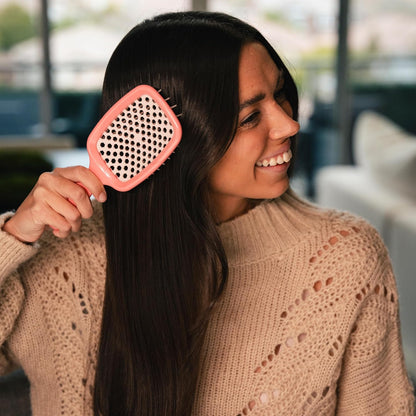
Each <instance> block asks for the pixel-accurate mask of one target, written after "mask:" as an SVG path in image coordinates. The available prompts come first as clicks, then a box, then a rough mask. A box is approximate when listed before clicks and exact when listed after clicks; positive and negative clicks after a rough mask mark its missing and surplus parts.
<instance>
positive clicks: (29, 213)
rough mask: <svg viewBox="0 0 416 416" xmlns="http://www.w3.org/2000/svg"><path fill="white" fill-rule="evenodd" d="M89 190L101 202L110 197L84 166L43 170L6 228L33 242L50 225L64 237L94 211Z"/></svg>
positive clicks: (56, 233) (78, 226)
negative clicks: (50, 170)
mask: <svg viewBox="0 0 416 416" xmlns="http://www.w3.org/2000/svg"><path fill="white" fill-rule="evenodd" d="M80 184H82V186H81V185H80ZM86 189H87V190H88V191H89V192H90V193H91V194H92V195H94V197H95V198H96V199H97V200H98V201H100V202H104V201H105V200H106V198H107V197H106V193H105V189H104V186H103V184H102V183H101V182H100V180H99V179H98V178H97V177H96V176H95V175H94V174H93V173H92V172H91V171H90V170H89V169H87V168H85V167H83V166H73V167H68V168H57V169H55V170H53V171H52V172H46V173H42V175H40V177H39V179H38V181H37V183H36V185H35V186H34V187H33V189H32V191H31V192H30V194H29V195H28V196H27V197H26V199H25V200H24V201H23V202H22V204H21V205H20V207H19V208H18V209H17V211H16V213H15V215H14V216H13V217H12V218H10V220H9V221H7V222H6V223H5V224H4V226H3V230H4V231H6V232H8V233H9V234H12V235H14V236H15V237H16V238H17V239H19V240H20V241H23V242H27V243H32V242H35V241H36V240H38V239H39V237H40V236H41V235H42V234H43V232H44V230H45V228H46V226H48V225H49V226H50V227H51V228H52V229H53V233H54V234H55V236H57V237H60V238H65V237H67V236H68V235H69V234H70V233H71V232H76V231H78V230H79V229H80V227H81V219H82V218H89V217H91V215H92V213H93V209H92V205H91V201H90V199H89V195H88V193H87V191H86Z"/></svg>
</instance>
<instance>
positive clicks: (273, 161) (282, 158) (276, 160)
mask: <svg viewBox="0 0 416 416" xmlns="http://www.w3.org/2000/svg"><path fill="white" fill-rule="evenodd" d="M290 159H292V151H291V150H290V149H289V150H288V151H287V152H284V153H282V154H281V155H279V156H276V157H272V158H270V159H263V160H259V161H257V162H256V166H259V167H260V166H263V167H267V166H276V165H283V163H287V162H289V160H290Z"/></svg>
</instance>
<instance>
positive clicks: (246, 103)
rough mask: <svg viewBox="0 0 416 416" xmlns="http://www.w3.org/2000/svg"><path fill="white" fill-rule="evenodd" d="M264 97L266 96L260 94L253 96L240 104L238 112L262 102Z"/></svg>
mask: <svg viewBox="0 0 416 416" xmlns="http://www.w3.org/2000/svg"><path fill="white" fill-rule="evenodd" d="M265 97H266V94H264V93H260V94H257V95H255V96H254V97H251V98H249V99H248V100H246V101H244V102H242V103H241V104H240V110H239V111H241V110H243V109H244V108H246V107H249V106H250V105H253V104H256V103H258V102H259V101H261V100H263V99H264V98H265Z"/></svg>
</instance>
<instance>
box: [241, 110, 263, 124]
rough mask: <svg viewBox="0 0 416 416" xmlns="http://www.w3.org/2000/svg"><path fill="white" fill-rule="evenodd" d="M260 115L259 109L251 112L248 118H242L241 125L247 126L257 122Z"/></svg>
mask: <svg viewBox="0 0 416 416" xmlns="http://www.w3.org/2000/svg"><path fill="white" fill-rule="evenodd" d="M258 116H259V112H258V111H255V112H254V113H251V114H249V115H248V116H247V117H246V118H244V119H243V120H241V122H240V127H247V126H249V125H251V124H254V123H256V121H257V118H258Z"/></svg>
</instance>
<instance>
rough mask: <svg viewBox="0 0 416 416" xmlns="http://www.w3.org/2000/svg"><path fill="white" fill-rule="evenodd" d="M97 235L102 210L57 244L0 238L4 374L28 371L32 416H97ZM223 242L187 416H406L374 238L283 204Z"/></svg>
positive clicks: (294, 201)
mask: <svg viewBox="0 0 416 416" xmlns="http://www.w3.org/2000/svg"><path fill="white" fill-rule="evenodd" d="M6 217H7V215H6V216H3V219H2V221H1V222H0V226H1V225H2V224H3V221H4V219H5V218H6ZM103 232H104V230H103V223H102V212H101V209H100V207H99V206H97V207H96V210H95V215H94V216H93V218H92V219H90V220H88V221H85V222H84V224H83V227H82V229H81V231H80V232H79V233H77V234H75V235H73V236H71V237H69V238H67V239H65V240H59V239H56V238H55V237H54V236H53V235H52V234H51V233H46V235H44V237H43V238H42V240H41V241H40V242H39V243H38V244H37V245H36V246H34V247H32V246H29V245H25V244H22V243H20V242H18V241H16V240H15V239H14V238H13V237H11V236H10V235H7V234H6V233H4V232H1V233H0V234H1V236H0V253H1V254H0V257H1V258H0V345H2V348H1V349H0V372H1V373H5V372H7V371H8V370H10V369H11V368H12V366H13V364H12V363H16V364H18V365H21V366H23V368H24V369H25V371H26V373H27V375H28V377H29V379H30V383H31V399H32V407H33V415H34V416H57V415H62V416H66V415H91V414H92V412H91V407H90V406H91V388H92V387H91V386H92V383H93V380H94V363H95V355H96V351H97V340H98V337H99V328H100V320H101V306H102V301H103V293H104V280H105V263H106V259H105V247H104V239H103ZM219 232H220V235H221V237H222V240H223V243H224V246H225V249H226V253H227V256H228V260H229V266H230V276H229V281H228V285H227V287H226V290H225V293H224V295H223V297H222V298H221V301H220V302H219V304H218V305H217V306H216V309H215V311H214V315H213V317H212V320H211V322H210V325H209V329H208V333H207V337H206V342H205V346H204V349H203V355H202V371H201V377H200V380H199V384H198V389H197V397H196V403H195V409H194V412H193V415H194V416H237V415H250V416H255V415H262V416H266V415H267V416H272V415H273V416H276V415H280V416H284V415H289V416H298V415H316V416H318V415H319V416H321V415H324V416H326V415H350V416H364V415H369V416H370V415H371V416H379V415H386V416H409V415H413V401H414V398H413V397H414V396H413V394H412V387H411V385H410V383H409V381H408V378H407V374H406V370H405V367H404V364H403V354H402V350H401V341H400V330H399V318H398V299H397V291H396V285H395V281H394V277H393V275H392V272H391V267H390V262H389V259H388V256H387V254H386V250H385V248H384V246H383V243H382V242H381V241H380V238H379V236H378V234H377V233H376V232H375V231H374V229H373V228H371V227H370V226H369V225H368V224H367V223H365V222H364V221H362V220H360V219H357V218H355V217H353V216H351V215H348V214H343V213H339V212H335V211H324V210H320V209H318V208H316V207H314V206H311V205H310V204H308V203H306V202H303V201H301V200H299V199H298V198H296V197H294V196H291V195H289V194H286V195H284V196H283V197H281V198H279V199H277V200H275V201H272V202H265V203H262V204H261V205H259V206H257V207H256V208H254V209H253V210H251V211H250V212H249V213H247V214H245V215H243V216H241V217H239V218H237V219H235V220H232V221H229V222H227V223H224V224H222V225H221V226H219Z"/></svg>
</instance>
